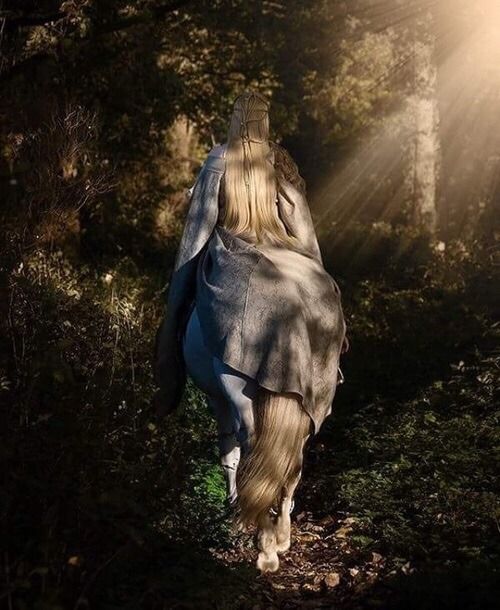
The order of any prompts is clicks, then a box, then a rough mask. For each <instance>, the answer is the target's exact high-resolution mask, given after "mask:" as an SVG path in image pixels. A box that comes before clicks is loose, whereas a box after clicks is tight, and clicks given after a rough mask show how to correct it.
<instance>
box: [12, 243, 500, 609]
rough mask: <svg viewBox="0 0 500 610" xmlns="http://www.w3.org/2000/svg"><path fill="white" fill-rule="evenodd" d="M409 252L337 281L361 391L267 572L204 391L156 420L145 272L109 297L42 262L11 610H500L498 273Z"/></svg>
mask: <svg viewBox="0 0 500 610" xmlns="http://www.w3.org/2000/svg"><path fill="white" fill-rule="evenodd" d="M396 237H397V240H396V239H395V238H393V237H391V238H390V239H394V243H393V246H392V249H393V251H394V252H397V253H398V257H397V258H396V259H393V260H392V262H391V260H389V262H386V263H384V262H383V261H384V260H385V261H387V251H388V250H390V248H391V243H392V242H391V241H387V240H386V241H382V243H381V247H380V249H379V252H382V253H383V256H384V257H385V259H384V258H383V259H382V260H377V258H376V256H375V254H376V252H375V253H374V252H373V251H371V252H370V263H371V268H367V265H366V264H365V263H364V262H363V265H361V267H362V273H358V275H356V274H355V272H354V271H353V270H352V268H351V269H349V271H348V272H346V277H344V278H338V279H339V283H340V285H341V287H343V288H344V291H343V307H344V311H345V314H346V317H347V320H348V329H349V337H350V340H351V349H350V351H349V352H348V354H346V355H345V356H344V357H343V360H342V370H343V372H344V374H345V378H346V383H345V384H344V385H342V386H340V387H339V388H338V391H337V396H336V398H335V402H334V410H333V413H332V415H331V416H330V417H329V418H328V419H327V420H326V421H325V424H324V425H323V428H322V429H321V431H320V433H319V434H318V435H317V436H316V437H314V438H313V439H311V442H310V443H309V446H308V448H307V450H306V458H305V464H304V472H303V477H302V481H301V484H300V486H299V488H298V492H297V494H296V505H295V511H294V514H293V532H292V546H291V549H290V551H289V552H288V553H287V554H285V555H284V556H283V557H282V558H281V567H280V570H279V571H278V572H277V573H276V574H268V575H259V573H258V571H257V570H256V568H255V560H256V551H255V547H254V543H253V542H254V541H253V539H252V536H251V535H249V534H237V533H235V532H233V531H232V529H231V524H230V522H229V520H228V518H227V517H226V516H225V512H224V496H225V492H224V481H223V477H222V472H221V469H220V467H219V465H218V457H217V449H216V430H215V425H214V422H213V419H212V418H211V416H210V414H209V412H208V409H207V407H206V404H205V401H204V399H203V397H202V395H201V394H200V393H199V392H198V391H197V390H196V389H195V388H194V387H193V386H192V385H189V386H188V390H187V392H186V395H185V399H184V401H183V407H182V408H181V409H180V411H179V412H178V413H177V414H175V415H170V416H169V417H167V418H166V419H164V420H162V421H156V420H154V418H153V414H152V412H151V405H150V397H151V395H152V392H153V384H152V380H151V372H150V368H151V367H150V345H149V344H148V343H147V341H145V337H146V336H147V334H148V333H149V334H151V335H153V328H154V327H155V324H156V323H157V319H156V318H155V319H154V320H148V319H146V318H144V319H143V318H141V315H142V313H138V312H146V314H148V315H150V316H151V317H153V314H152V313H151V311H150V309H148V308H144V306H143V304H144V303H147V302H152V299H153V295H152V293H151V287H150V286H149V284H148V285H146V287H145V289H144V290H142V289H141V283H140V282H141V281H143V282H144V281H145V280H144V279H143V278H144V277H145V274H144V273H140V274H139V278H138V277H136V276H132V275H130V272H129V271H128V270H125V271H124V272H123V279H120V278H116V279H115V280H114V282H115V286H114V287H113V290H112V291H111V294H110V295H109V294H108V292H106V291H107V290H108V287H107V284H106V283H104V285H103V286H101V287H100V288H99V290H100V292H99V293H98V294H96V286H98V287H99V283H98V282H96V277H95V275H94V274H93V273H87V272H85V273H84V272H80V271H75V270H74V269H73V268H71V267H70V266H69V265H68V269H67V272H66V274H65V275H62V276H61V277H59V276H58V277H59V279H58V284H54V280H53V276H54V273H52V272H51V273H48V272H47V271H46V268H48V269H49V271H50V265H48V263H47V264H44V266H42V267H41V270H39V267H40V265H39V264H38V263H39V261H38V259H36V261H35V263H37V264H36V265H35V267H34V271H32V270H30V267H27V268H26V267H25V268H24V270H23V274H24V275H22V276H20V277H19V278H18V282H19V283H18V285H17V286H18V287H17V290H18V292H17V293H16V294H17V295H21V296H23V298H22V299H20V298H18V299H17V301H16V303H15V307H17V308H18V309H19V312H18V313H17V310H16V309H14V310H13V312H14V314H15V315H17V316H18V319H19V321H20V322H19V324H21V323H22V324H25V325H26V329H27V331H26V332H27V335H26V336H28V335H29V337H31V338H32V340H33V341H34V347H33V350H32V353H33V354H34V356H33V357H34V358H35V360H34V364H33V365H32V366H35V367H36V368H35V370H36V371H37V376H36V380H37V383H38V386H37V388H38V389H37V390H36V392H35V391H34V390H33V389H32V388H31V387H30V388H28V389H29V392H30V393H29V397H31V399H32V400H33V401H34V406H33V412H32V413H28V414H27V415H26V416H25V419H22V418H20V417H19V414H18V410H17V408H13V407H12V406H11V408H10V411H7V410H6V411H5V413H8V414H11V415H10V417H11V419H9V420H8V425H7V426H6V427H5V429H6V430H10V432H9V435H8V436H7V437H6V438H5V440H4V441H3V443H2V444H1V445H0V451H1V452H2V457H3V459H4V460H5V463H6V464H7V467H6V468H5V474H6V484H5V486H4V487H3V490H2V494H0V508H2V512H1V515H2V537H3V539H4V540H3V541H5V542H6V548H7V549H8V551H5V552H4V553H3V556H2V559H3V561H4V569H3V570H2V578H3V585H4V587H3V590H2V591H0V600H1V601H2V602H3V601H6V602H7V607H8V608H12V609H14V610H24V609H28V608H30V609H31V608H33V609H34V610H66V609H67V608H72V609H74V610H87V609H91V610H94V609H96V610H142V609H144V610H176V609H195V608H196V609H205V608H206V609H211V608H213V609H217V610H234V609H238V608H241V609H242V610H265V609H278V608H283V609H286V608H336V609H338V610H358V609H361V608H368V609H370V608H382V609H384V610H386V609H387V610H399V609H403V608H404V609H405V610H434V609H437V608H439V610H490V609H491V610H493V609H494V608H495V609H496V608H498V599H500V575H499V573H498V571H499V569H498V566H499V565H500V562H499V558H500V527H499V521H500V488H499V483H498V472H499V464H498V461H499V450H498V447H500V435H499V429H500V427H499V425H498V424H499V420H500V400H499V398H500V395H499V387H500V384H499V372H500V353H499V351H498V339H499V337H500V322H499V321H498V311H499V308H498V295H497V286H498V281H497V280H498V266H497V265H495V264H493V265H492V264H491V257H490V256H489V254H488V253H487V252H486V254H485V253H484V252H483V253H481V252H480V250H479V249H478V248H472V249H471V250H465V249H464V248H463V247H462V246H460V247H457V250H456V252H455V253H454V252H449V253H448V254H447V258H446V259H445V258H444V257H442V256H441V255H438V256H436V255H435V254H434V253H433V252H430V253H429V251H428V250H427V249H424V254H423V255H422V256H424V260H422V256H420V254H419V251H416V252H415V251H412V252H411V253H410V255H408V256H407V257H406V259H405V258H404V257H401V255H400V252H401V251H402V250H403V251H404V249H403V248H402V247H401V239H400V236H396ZM410 237H411V239H410V240H409V243H410V244H412V245H413V244H414V243H416V240H415V239H414V238H413V237H412V236H410ZM384 239H385V238H384ZM412 247H413V246H412ZM346 257H347V258H351V254H350V253H349V252H348V253H347V255H346ZM329 258H330V259H331V260H336V266H337V268H339V269H343V268H344V264H343V262H342V261H341V260H340V259H339V257H338V256H333V254H331V255H330V256H329ZM42 262H43V261H42ZM49 262H50V261H49ZM56 263H57V265H56V268H57V269H59V268H60V266H61V262H60V260H59V259H57V260H56ZM345 268H347V266H345ZM370 269H372V270H373V271H372V272H370ZM380 269H382V270H383V273H381V272H380V271H379V270H380ZM30 274H31V275H30ZM346 278H348V279H346ZM21 280H22V283H21ZM146 280H147V278H146ZM150 283H151V282H150ZM61 286H62V287H61ZM75 287H78V290H76V289H75ZM148 291H149V292H148ZM101 293H102V294H101ZM47 295H49V296H50V299H49V298H48V297H47ZM75 295H76V296H75ZM136 302H137V303H138V305H137V308H136V309H134V307H136V306H135V305H134V304H135V303H136ZM34 304H35V305H34ZM39 312H43V315H41V314H40V313H39ZM14 314H13V315H14ZM30 316H32V317H33V318H30ZM30 320H33V321H31V322H30ZM33 328H35V329H36V332H35V333H34V332H33ZM38 354H43V357H41V358H38ZM61 354H64V358H62V357H61ZM131 362H132V366H131ZM134 363H136V364H134ZM131 368H132V370H133V372H134V380H135V385H134V383H132V384H131V383H130V371H131ZM33 397H34V398H33ZM34 399H36V401H35V400H34ZM24 400H25V401H27V400H28V399H27V398H25V399H24ZM12 404H13V405H15V403H14V402H12ZM22 404H28V403H27V402H25V403H22ZM26 422H27V423H26Z"/></svg>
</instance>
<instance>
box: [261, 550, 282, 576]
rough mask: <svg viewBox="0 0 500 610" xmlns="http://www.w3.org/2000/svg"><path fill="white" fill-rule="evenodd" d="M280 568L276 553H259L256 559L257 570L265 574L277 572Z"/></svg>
mask: <svg viewBox="0 0 500 610" xmlns="http://www.w3.org/2000/svg"><path fill="white" fill-rule="evenodd" d="M279 567H280V560H279V559H278V555H277V553H259V557H258V558H257V569H258V570H260V571H261V572H262V574H265V573H266V572H277V571H278V568H279Z"/></svg>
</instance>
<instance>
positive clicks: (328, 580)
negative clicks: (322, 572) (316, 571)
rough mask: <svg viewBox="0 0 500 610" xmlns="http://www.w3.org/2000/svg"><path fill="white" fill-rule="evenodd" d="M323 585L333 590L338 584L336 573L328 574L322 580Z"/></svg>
mask: <svg viewBox="0 0 500 610" xmlns="http://www.w3.org/2000/svg"><path fill="white" fill-rule="evenodd" d="M324 583H325V585H326V586H327V587H328V588H329V589H334V588H335V587H337V586H338V585H339V584H340V574H338V573H337V572H330V574H327V575H326V576H325V578H324Z"/></svg>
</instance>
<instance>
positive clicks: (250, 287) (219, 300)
mask: <svg viewBox="0 0 500 610" xmlns="http://www.w3.org/2000/svg"><path fill="white" fill-rule="evenodd" d="M274 151H275V153H277V156H275V159H284V158H287V159H288V160H289V159H290V157H285V156H284V155H286V154H287V153H286V152H284V151H283V149H279V148H277V147H274ZM275 165H276V161H275ZM224 169H225V160H224V149H223V147H216V148H215V149H214V150H213V151H212V152H211V153H210V154H209V156H208V158H207V160H206V161H205V164H204V165H203V167H202V169H201V172H200V174H199V176H198V179H197V181H196V183H195V185H194V187H193V189H192V193H191V200H190V204H189V212H188V215H187V219H186V224H185V228H184V232H183V235H182V239H181V242H180V246H179V250H178V253H177V257H176V261H175V266H174V271H173V274H172V278H171V281H170V287H169V290H168V297H167V303H166V313H165V317H164V320H163V323H162V325H161V327H160V329H159V331H158V333H157V342H156V350H155V351H156V356H155V376H156V380H157V383H158V384H159V386H160V389H161V391H160V395H161V401H162V407H163V408H164V409H165V411H170V410H172V409H173V408H175V407H176V406H177V404H178V403H179V401H180V398H181V396H182V392H183V388H184V385H185V378H186V372H185V365H184V362H183V356H182V337H183V333H184V330H185V326H186V322H187V319H188V317H189V314H190V311H191V308H192V304H193V303H194V302H195V301H196V309H197V312H198V317H199V320H200V325H201V330H202V334H203V339H204V341H205V344H206V346H207V348H208V350H209V351H210V352H211V354H212V355H213V356H215V357H217V358H219V359H220V360H222V361H223V362H225V363H226V364H227V365H229V366H230V367H232V368H234V369H236V370H238V371H240V372H241V373H244V374H245V375H247V376H248V377H251V378H252V379H255V380H256V381H257V382H258V384H259V385H260V386H261V387H263V388H265V389H267V390H269V391H272V392H278V393H281V392H292V393H295V394H297V395H298V396H299V397H300V398H301V399H302V405H303V407H304V409H305V410H306V412H307V413H308V414H309V415H310V417H311V419H312V421H313V423H314V430H315V432H317V431H318V430H319V428H320V426H321V424H322V423H323V421H324V419H325V417H326V416H327V415H328V414H329V413H330V412H331V408H332V402H333V397H334V394H335V389H336V385H337V374H338V366H339V358H340V353H341V349H342V344H343V341H344V336H345V322H344V317H343V314H342V308H341V303H340V291H339V289H338V286H337V284H336V283H335V281H334V280H333V278H331V277H330V275H329V274H328V273H327V272H326V271H325V269H324V267H323V264H322V260H321V254H320V250H319V246H318V242H317V239H316V234H315V231H314V226H313V223H312V219H311V214H310V211H309V207H308V204H307V201H306V198H305V195H304V192H303V190H302V188H301V185H300V183H298V182H297V181H294V180H293V179H289V178H290V176H287V175H286V172H284V171H280V168H279V167H278V166H276V174H277V178H278V198H277V206H276V213H277V214H278V217H279V219H280V221H281V222H282V223H283V225H284V227H285V229H286V231H287V233H288V234H289V235H292V236H294V237H295V238H296V239H295V244H296V245H294V246H293V247H290V248H288V247H283V246H275V245H272V244H271V243H268V244H253V243H249V242H248V241H246V240H243V239H241V238H239V237H235V236H234V235H232V234H231V233H230V232H229V231H227V230H226V229H224V228H223V227H222V226H221V225H220V224H218V220H219V211H220V196H219V195H220V191H221V179H222V177H223V174H224ZM297 175H298V174H297Z"/></svg>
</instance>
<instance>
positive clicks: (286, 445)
mask: <svg viewBox="0 0 500 610" xmlns="http://www.w3.org/2000/svg"><path fill="white" fill-rule="evenodd" d="M254 415H255V438H254V440H253V443H252V446H251V449H250V452H249V454H248V455H247V456H246V458H245V459H244V460H243V461H242V463H241V465H240V467H239V468H238V480H237V488H238V505H239V522H240V524H241V525H243V526H248V525H252V524H254V525H257V526H260V525H261V524H262V523H263V520H264V519H265V517H266V516H267V514H268V512H269V509H270V508H272V507H276V508H278V504H279V500H280V498H281V495H282V492H283V488H286V486H287V485H288V484H289V483H291V482H292V481H293V479H295V477H297V476H299V474H300V470H301V468H302V452H303V448H304V442H305V439H306V437H307V435H308V434H309V428H310V424H311V419H310V417H309V415H307V413H306V412H305V411H304V409H303V408H302V406H301V404H300V401H299V399H298V398H297V397H292V395H291V394H274V393H271V392H268V391H265V390H261V394H260V396H259V398H258V399H257V400H256V402H255V406H254Z"/></svg>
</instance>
